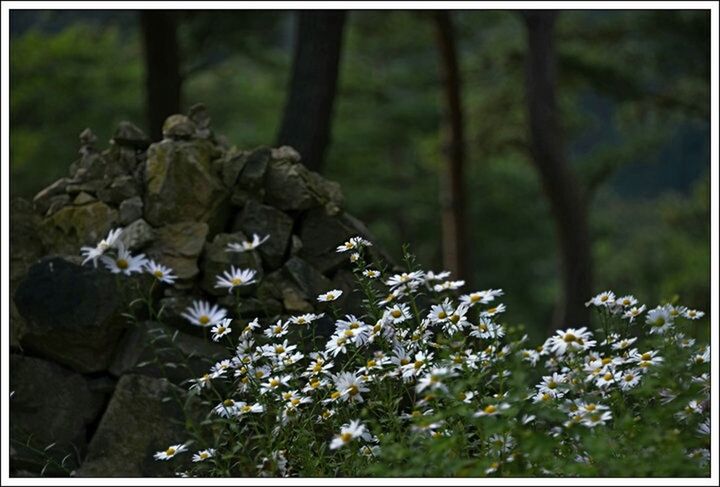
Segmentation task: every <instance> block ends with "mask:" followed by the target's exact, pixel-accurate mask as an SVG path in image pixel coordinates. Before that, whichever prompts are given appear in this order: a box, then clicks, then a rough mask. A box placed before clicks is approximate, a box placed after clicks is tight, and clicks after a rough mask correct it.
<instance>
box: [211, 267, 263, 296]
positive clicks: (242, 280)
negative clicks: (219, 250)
mask: <svg viewBox="0 0 720 487" xmlns="http://www.w3.org/2000/svg"><path fill="white" fill-rule="evenodd" d="M256 274H257V271H255V270H253V269H238V268H236V267H235V266H231V267H230V271H229V272H228V271H225V272H223V274H222V276H220V275H218V276H216V279H217V281H216V283H215V287H216V288H227V290H228V293H231V292H232V290H233V289H235V288H236V287H238V286H249V285H250V284H253V283H254V282H255V275H256Z"/></svg>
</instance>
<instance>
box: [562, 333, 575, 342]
mask: <svg viewBox="0 0 720 487" xmlns="http://www.w3.org/2000/svg"><path fill="white" fill-rule="evenodd" d="M563 340H565V341H566V342H567V343H571V342H574V341H576V340H577V337H576V336H575V335H573V334H572V333H566V334H565V336H564V337H563Z"/></svg>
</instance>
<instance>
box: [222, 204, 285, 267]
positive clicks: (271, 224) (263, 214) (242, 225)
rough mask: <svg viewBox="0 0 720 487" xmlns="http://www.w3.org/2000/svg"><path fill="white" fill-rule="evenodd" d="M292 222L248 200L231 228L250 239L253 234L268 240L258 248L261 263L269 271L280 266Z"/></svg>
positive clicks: (271, 209) (266, 207) (271, 208)
mask: <svg viewBox="0 0 720 487" xmlns="http://www.w3.org/2000/svg"><path fill="white" fill-rule="evenodd" d="M292 227H293V220H292V218H290V217H289V216H287V215H286V214H285V213H283V212H282V211H280V210H276V209H275V208H273V207H272V206H267V205H262V204H260V203H257V202H255V201H254V200H250V201H248V202H247V204H246V205H245V207H244V208H243V211H242V213H240V214H239V215H238V217H237V218H236V220H235V224H234V225H233V228H234V229H235V230H241V231H242V232H243V233H244V234H245V235H247V236H248V238H250V237H251V236H252V235H253V234H258V235H259V236H260V237H264V236H266V235H269V236H270V238H269V239H268V240H267V241H266V242H265V243H263V244H262V245H261V246H260V247H258V249H257V250H258V251H259V252H260V255H261V256H262V259H263V262H265V265H266V266H267V267H268V268H269V269H277V268H278V267H280V265H282V262H283V258H284V256H285V252H286V250H287V248H288V242H289V240H290V235H291V233H292Z"/></svg>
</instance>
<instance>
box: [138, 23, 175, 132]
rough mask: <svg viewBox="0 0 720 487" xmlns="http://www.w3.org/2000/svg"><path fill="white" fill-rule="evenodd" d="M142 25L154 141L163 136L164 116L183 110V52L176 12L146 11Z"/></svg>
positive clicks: (148, 101) (147, 101) (146, 96)
mask: <svg viewBox="0 0 720 487" xmlns="http://www.w3.org/2000/svg"><path fill="white" fill-rule="evenodd" d="M140 27H141V30H142V36H143V47H144V54H145V100H146V110H147V122H148V127H149V132H150V136H151V138H152V139H153V140H160V139H162V125H163V122H164V121H165V119H166V118H167V117H168V116H169V115H172V114H174V113H179V112H180V90H181V84H182V79H181V77H180V54H179V49H178V43H177V21H176V16H175V12H172V11H167V10H143V11H141V12H140Z"/></svg>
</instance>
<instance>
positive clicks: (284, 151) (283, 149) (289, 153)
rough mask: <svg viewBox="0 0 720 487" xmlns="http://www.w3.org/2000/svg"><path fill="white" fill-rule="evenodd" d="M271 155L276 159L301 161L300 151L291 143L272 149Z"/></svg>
mask: <svg viewBox="0 0 720 487" xmlns="http://www.w3.org/2000/svg"><path fill="white" fill-rule="evenodd" d="M270 156H271V157H272V158H273V159H274V160H276V161H282V160H287V161H290V162H300V159H301V157H300V153H299V152H298V151H296V150H295V149H294V148H292V147H290V146H289V145H283V146H280V147H275V148H273V149H271V151H270Z"/></svg>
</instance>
